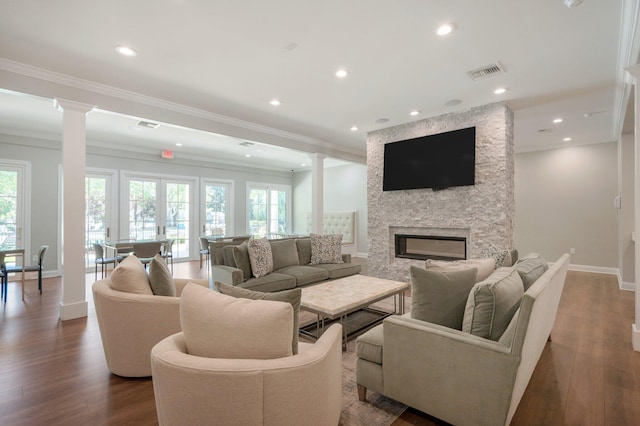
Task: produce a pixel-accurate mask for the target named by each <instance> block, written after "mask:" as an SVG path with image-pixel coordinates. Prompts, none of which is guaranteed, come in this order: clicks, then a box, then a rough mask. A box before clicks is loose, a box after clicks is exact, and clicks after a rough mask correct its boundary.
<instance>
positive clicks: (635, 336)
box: [631, 324, 640, 352]
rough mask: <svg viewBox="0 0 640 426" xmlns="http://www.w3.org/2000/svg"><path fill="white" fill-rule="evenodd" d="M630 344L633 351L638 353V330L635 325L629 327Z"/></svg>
mask: <svg viewBox="0 0 640 426" xmlns="http://www.w3.org/2000/svg"><path fill="white" fill-rule="evenodd" d="M631 344H632V346H633V350H634V351H636V352H640V330H638V328H637V327H636V325H635V324H633V325H631Z"/></svg>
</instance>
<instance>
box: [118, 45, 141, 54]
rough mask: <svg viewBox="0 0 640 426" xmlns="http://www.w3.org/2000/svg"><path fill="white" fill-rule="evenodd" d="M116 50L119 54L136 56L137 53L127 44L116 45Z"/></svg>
mask: <svg viewBox="0 0 640 426" xmlns="http://www.w3.org/2000/svg"><path fill="white" fill-rule="evenodd" d="M116 52H118V53H119V54H121V55H124V56H131V57H133V56H136V55H137V54H138V52H136V51H135V50H133V49H132V48H130V47H128V46H117V47H116Z"/></svg>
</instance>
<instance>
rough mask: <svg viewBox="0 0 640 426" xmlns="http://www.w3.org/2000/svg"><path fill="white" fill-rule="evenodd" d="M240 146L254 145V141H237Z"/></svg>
mask: <svg viewBox="0 0 640 426" xmlns="http://www.w3.org/2000/svg"><path fill="white" fill-rule="evenodd" d="M239 145H240V146H254V145H255V143H253V142H248V141H244V142H240V143H239Z"/></svg>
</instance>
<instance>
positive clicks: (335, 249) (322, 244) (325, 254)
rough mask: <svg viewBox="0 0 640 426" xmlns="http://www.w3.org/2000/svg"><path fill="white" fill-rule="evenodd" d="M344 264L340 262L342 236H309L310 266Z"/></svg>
mask: <svg viewBox="0 0 640 426" xmlns="http://www.w3.org/2000/svg"><path fill="white" fill-rule="evenodd" d="M320 263H344V262H343V261H342V234H330V235H318V234H311V262H310V264H311V265H317V264H320Z"/></svg>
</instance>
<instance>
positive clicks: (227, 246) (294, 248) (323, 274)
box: [209, 238, 361, 292]
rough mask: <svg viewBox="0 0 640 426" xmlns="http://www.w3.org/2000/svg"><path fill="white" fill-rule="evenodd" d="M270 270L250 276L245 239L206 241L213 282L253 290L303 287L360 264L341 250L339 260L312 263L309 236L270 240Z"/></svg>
mask: <svg viewBox="0 0 640 426" xmlns="http://www.w3.org/2000/svg"><path fill="white" fill-rule="evenodd" d="M269 244H270V246H271V252H272V256H273V272H271V273H269V274H267V275H264V276H261V277H255V276H253V273H252V270H251V264H250V259H249V255H248V251H247V243H246V242H216V243H211V244H209V252H210V254H211V274H212V276H213V281H214V282H216V281H217V282H221V283H223V284H228V285H233V286H239V287H242V288H247V289H250V290H254V291H261V292H272V291H281V290H289V289H292V288H296V287H303V286H306V285H309V284H313V283H317V282H320V281H324V280H328V279H335V278H342V277H346V276H349V275H355V274H358V273H360V270H361V267H360V265H356V264H353V263H351V255H348V254H343V255H342V263H324V264H313V265H312V264H311V239H310V238H290V239H279V240H270V241H269Z"/></svg>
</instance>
